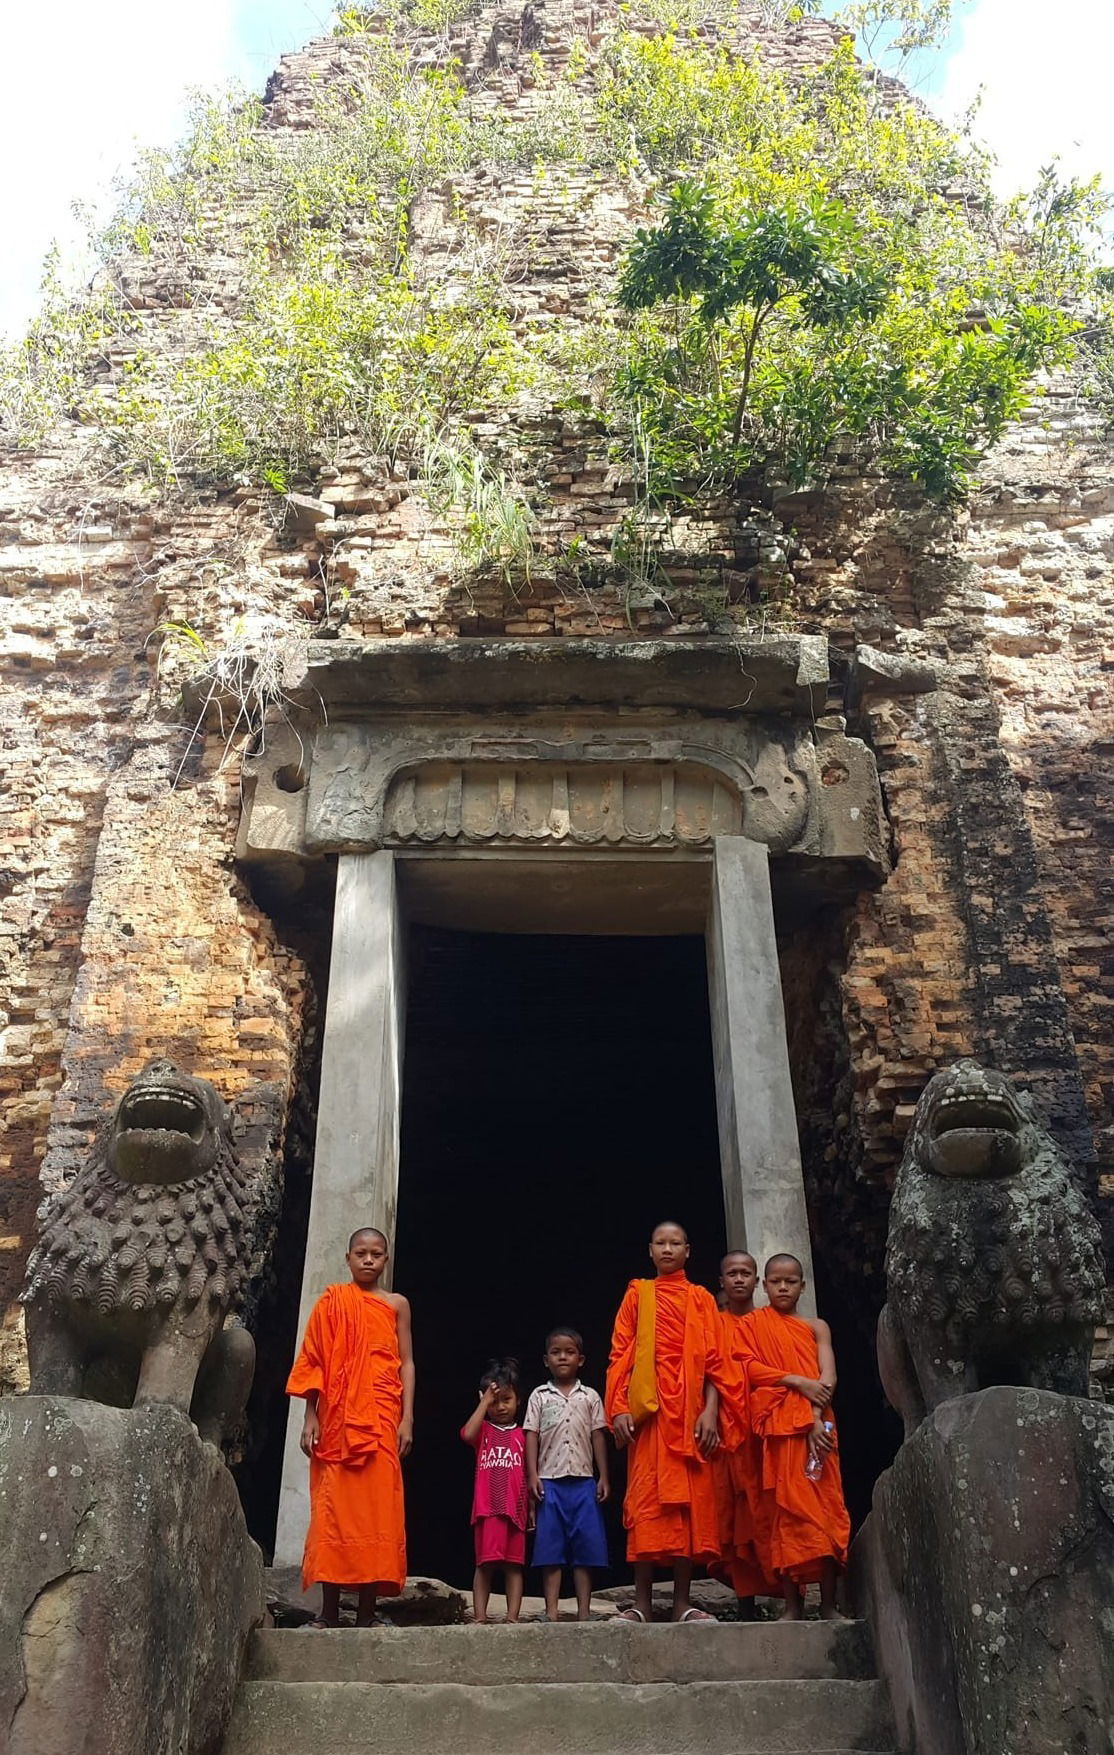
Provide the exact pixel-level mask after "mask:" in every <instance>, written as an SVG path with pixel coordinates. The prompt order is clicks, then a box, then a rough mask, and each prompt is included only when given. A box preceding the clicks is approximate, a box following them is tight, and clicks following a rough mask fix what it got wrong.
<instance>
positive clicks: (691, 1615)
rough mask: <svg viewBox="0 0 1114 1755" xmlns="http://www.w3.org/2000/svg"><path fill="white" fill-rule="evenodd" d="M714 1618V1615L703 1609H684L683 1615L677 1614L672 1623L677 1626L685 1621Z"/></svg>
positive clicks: (712, 1619) (680, 1625)
mask: <svg viewBox="0 0 1114 1755" xmlns="http://www.w3.org/2000/svg"><path fill="white" fill-rule="evenodd" d="M714 1620H715V1616H714V1615H709V1614H708V1613H707V1611H706V1610H704V1609H686V1610H685V1612H684V1614H683V1615H678V1616H677V1620H676V1622H675V1623H674V1625H675V1626H677V1627H683V1626H684V1624H685V1622H686V1621H714Z"/></svg>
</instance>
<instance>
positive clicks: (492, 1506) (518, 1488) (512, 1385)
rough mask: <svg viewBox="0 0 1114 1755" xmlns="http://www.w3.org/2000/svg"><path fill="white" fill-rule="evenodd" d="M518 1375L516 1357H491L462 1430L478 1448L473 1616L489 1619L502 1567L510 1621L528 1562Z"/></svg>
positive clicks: (466, 1439) (515, 1614) (515, 1613)
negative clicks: (493, 1586)
mask: <svg viewBox="0 0 1114 1755" xmlns="http://www.w3.org/2000/svg"><path fill="white" fill-rule="evenodd" d="M518 1403H519V1379H518V1361H517V1360H516V1359H492V1360H491V1361H490V1362H489V1364H488V1366H487V1369H486V1371H485V1372H484V1374H483V1376H482V1377H481V1378H480V1399H479V1401H478V1402H477V1404H476V1407H475V1410H474V1412H473V1414H472V1416H471V1418H470V1419H468V1420H466V1421H465V1423H464V1425H463V1426H462V1427H461V1429H460V1436H461V1437H462V1438H463V1440H464V1442H465V1444H470V1445H471V1446H472V1448H473V1450H474V1451H475V1452H476V1488H475V1492H474V1494H473V1496H472V1528H473V1530H474V1531H475V1536H476V1572H475V1576H474V1578H473V1580H472V1619H473V1621H486V1620H487V1605H488V1599H489V1598H490V1596H491V1580H492V1574H493V1573H494V1571H495V1569H496V1567H499V1566H501V1567H502V1568H503V1581H504V1583H503V1588H504V1590H505V1591H506V1594H507V1620H508V1621H517V1620H518V1616H519V1611H520V1610H521V1608H522V1583H523V1569H524V1567H525V1565H526V1517H527V1508H528V1504H529V1501H528V1497H527V1493H526V1435H525V1433H524V1432H523V1430H522V1427H521V1426H520V1425H519V1423H518Z"/></svg>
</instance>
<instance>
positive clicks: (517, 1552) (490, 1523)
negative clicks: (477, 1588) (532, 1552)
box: [472, 1517, 526, 1566]
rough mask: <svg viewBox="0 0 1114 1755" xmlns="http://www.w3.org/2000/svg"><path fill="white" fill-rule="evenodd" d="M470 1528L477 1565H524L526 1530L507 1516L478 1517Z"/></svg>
mask: <svg viewBox="0 0 1114 1755" xmlns="http://www.w3.org/2000/svg"><path fill="white" fill-rule="evenodd" d="M472 1529H473V1531H474V1532H475V1537H476V1565H477V1566H525V1564H526V1531H525V1530H520V1529H519V1528H518V1525H517V1524H513V1523H512V1522H511V1520H510V1518H509V1517H478V1518H477V1519H476V1521H475V1523H474V1524H473V1525H472Z"/></svg>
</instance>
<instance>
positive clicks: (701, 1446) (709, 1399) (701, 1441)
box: [694, 1377, 719, 1456]
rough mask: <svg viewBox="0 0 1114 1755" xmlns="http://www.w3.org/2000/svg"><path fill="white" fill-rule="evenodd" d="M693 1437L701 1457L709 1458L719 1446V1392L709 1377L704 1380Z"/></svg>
mask: <svg viewBox="0 0 1114 1755" xmlns="http://www.w3.org/2000/svg"><path fill="white" fill-rule="evenodd" d="M694 1436H695V1438H696V1447H697V1449H698V1450H699V1451H700V1453H701V1455H702V1456H711V1454H712V1452H713V1450H715V1449H716V1448H717V1447H718V1445H719V1391H718V1390H717V1388H716V1386H715V1384H714V1383H713V1382H712V1380H711V1378H710V1377H706V1378H705V1379H704V1406H703V1407H702V1408H701V1410H700V1413H699V1415H698V1416H697V1421H696V1432H695V1435H694Z"/></svg>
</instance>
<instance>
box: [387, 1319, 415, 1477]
mask: <svg viewBox="0 0 1114 1755" xmlns="http://www.w3.org/2000/svg"><path fill="white" fill-rule="evenodd" d="M391 1303H392V1304H393V1305H394V1307H395V1325H396V1328H397V1331H398V1363H399V1376H400V1377H401V1378H402V1419H401V1420H400V1421H399V1423H398V1454H399V1456H406V1455H407V1454H408V1453H409V1450H410V1447H411V1445H412V1444H413V1442H414V1375H415V1374H414V1339H413V1335H412V1333H411V1328H410V1300H409V1299H408V1298H404V1297H403V1296H402V1294H401V1292H392V1294H391Z"/></svg>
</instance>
